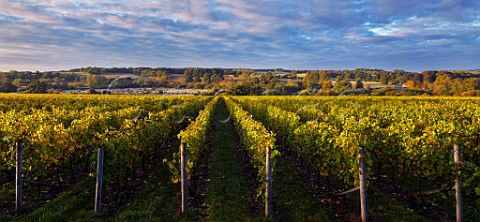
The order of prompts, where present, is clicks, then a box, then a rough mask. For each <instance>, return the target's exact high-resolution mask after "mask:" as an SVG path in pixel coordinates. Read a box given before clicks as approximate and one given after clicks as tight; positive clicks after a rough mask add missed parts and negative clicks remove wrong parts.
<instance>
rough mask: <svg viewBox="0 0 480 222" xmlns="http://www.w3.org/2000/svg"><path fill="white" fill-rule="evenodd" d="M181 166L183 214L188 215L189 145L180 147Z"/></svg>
mask: <svg viewBox="0 0 480 222" xmlns="http://www.w3.org/2000/svg"><path fill="white" fill-rule="evenodd" d="M180 154H181V159H180V165H181V170H180V171H181V176H182V181H181V186H182V214H186V213H187V210H188V175H187V164H188V149H187V144H186V143H182V145H181V146H180Z"/></svg>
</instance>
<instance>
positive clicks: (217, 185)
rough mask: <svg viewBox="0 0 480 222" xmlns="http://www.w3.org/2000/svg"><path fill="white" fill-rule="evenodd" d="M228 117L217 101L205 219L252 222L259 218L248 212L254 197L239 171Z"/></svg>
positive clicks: (240, 167)
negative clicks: (206, 215)
mask: <svg viewBox="0 0 480 222" xmlns="http://www.w3.org/2000/svg"><path fill="white" fill-rule="evenodd" d="M227 118H228V112H227V110H226V107H225V105H224V103H223V102H221V103H220V104H219V107H218V109H217V113H216V118H215V120H214V124H215V132H214V139H213V148H212V154H211V156H212V163H211V165H210V169H209V173H210V178H211V180H210V182H209V184H208V191H207V200H206V204H207V205H209V206H210V208H209V209H208V218H207V219H208V220H211V221H252V220H263V218H262V217H260V215H251V212H249V208H251V205H252V202H253V200H254V196H253V195H254V194H253V192H252V190H251V189H252V188H251V187H249V185H248V182H247V178H246V176H245V175H244V173H243V172H242V166H241V164H239V162H240V160H239V157H238V155H237V152H238V151H237V150H236V147H235V143H234V141H235V138H234V135H233V132H234V129H233V126H232V124H231V122H226V123H222V122H220V121H221V120H225V119H227Z"/></svg>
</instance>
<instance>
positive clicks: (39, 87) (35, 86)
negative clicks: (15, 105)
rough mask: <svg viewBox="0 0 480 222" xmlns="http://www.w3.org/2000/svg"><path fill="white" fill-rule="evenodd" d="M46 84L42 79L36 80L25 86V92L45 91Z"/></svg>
mask: <svg viewBox="0 0 480 222" xmlns="http://www.w3.org/2000/svg"><path fill="white" fill-rule="evenodd" d="M47 89H48V85H47V83H46V82H44V81H40V80H36V81H33V82H32V83H30V84H29V85H28V86H27V90H26V92H27V93H46V92H47Z"/></svg>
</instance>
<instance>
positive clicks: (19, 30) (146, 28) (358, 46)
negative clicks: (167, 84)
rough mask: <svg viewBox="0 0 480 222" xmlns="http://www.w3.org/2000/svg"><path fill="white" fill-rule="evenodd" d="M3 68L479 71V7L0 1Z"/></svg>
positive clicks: (462, 2)
mask: <svg viewBox="0 0 480 222" xmlns="http://www.w3.org/2000/svg"><path fill="white" fill-rule="evenodd" d="M0 30H1V32H0V70H3V71H8V70H12V69H16V70H32V71H34V70H59V69H70V68H75V67H85V66H101V67H113V66H115V67H130V66H134V67H136V66H149V67H163V66H165V67H191V66H198V67H251V68H276V67H282V68H287V69H354V68H360V67H365V68H382V69H388V70H392V69H404V70H408V71H422V70H427V69H472V68H480V56H479V54H480V1H479V0H421V1H419V0H352V1H350V0H284V1H281V0H268V1H267V0H265V1H263V0H205V1H201V0H198V1H197V0H157V1H151V0H132V1H108V0H84V1H80V0H65V1H54V0H39V1H23V0H22V1H7V0H0Z"/></svg>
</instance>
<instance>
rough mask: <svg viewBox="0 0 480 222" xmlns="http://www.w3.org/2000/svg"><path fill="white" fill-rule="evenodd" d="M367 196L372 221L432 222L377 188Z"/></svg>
mask: <svg viewBox="0 0 480 222" xmlns="http://www.w3.org/2000/svg"><path fill="white" fill-rule="evenodd" d="M357 194H358V193H357ZM367 195H368V196H367V201H368V205H369V215H370V216H369V219H370V220H371V221H399V222H400V221H417V222H420V221H430V220H428V219H426V218H424V217H422V216H420V215H418V214H416V213H415V212H413V210H411V209H408V208H407V207H406V206H405V205H403V204H402V203H400V202H399V201H398V200H396V199H395V198H393V197H392V196H390V195H387V194H386V193H384V192H381V191H379V190H377V189H375V188H372V187H371V188H370V189H369V190H368V194H367ZM357 196H358V195H357ZM357 199H358V198H357Z"/></svg>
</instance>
